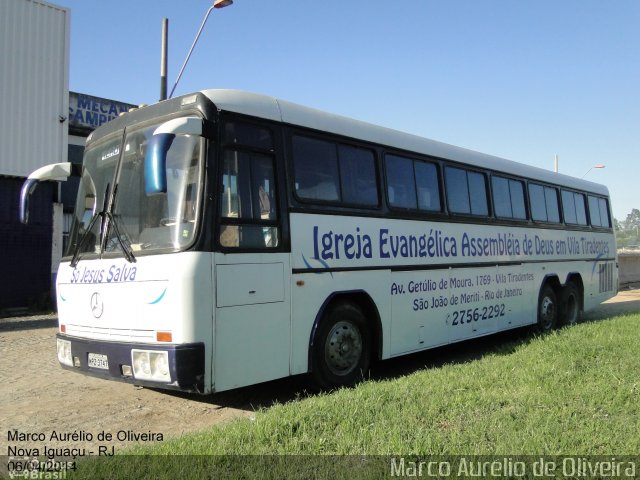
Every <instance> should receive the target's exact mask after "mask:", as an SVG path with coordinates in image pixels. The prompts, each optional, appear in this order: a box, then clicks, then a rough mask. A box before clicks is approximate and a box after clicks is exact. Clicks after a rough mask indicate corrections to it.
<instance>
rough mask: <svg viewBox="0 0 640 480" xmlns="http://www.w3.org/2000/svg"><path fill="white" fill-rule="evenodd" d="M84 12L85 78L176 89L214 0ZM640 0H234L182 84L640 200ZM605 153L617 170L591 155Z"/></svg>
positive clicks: (120, 87)
mask: <svg viewBox="0 0 640 480" xmlns="http://www.w3.org/2000/svg"><path fill="white" fill-rule="evenodd" d="M49 1H50V2H51V3H54V4H56V5H60V6H63V7H67V8H69V9H70V10H71V46H70V55H71V59H70V75H69V88H70V90H71V91H75V92H79V93H85V94H90V95H95V96H98V97H105V98H109V99H113V100H119V101H123V102H129V103H134V104H141V103H147V104H150V103H155V102H157V101H158V99H159V94H160V93H159V92H160V45H161V25H162V18H163V17H166V18H168V19H169V69H168V78H169V90H171V88H172V86H173V83H174V82H175V79H176V77H177V75H178V72H179V70H180V67H181V66H182V63H183V61H184V59H185V57H186V54H187V52H188V50H189V47H190V46H191V43H192V42H193V39H194V38H195V34H196V32H197V30H198V27H199V26H200V23H201V22H202V19H203V17H204V14H205V13H206V11H207V9H208V8H209V6H210V5H211V2H210V0H181V1H180V2H177V1H175V0H109V1H104V0H49ZM639 25H640V1H638V0H615V1H611V0H519V1H516V0H395V1H390V0H387V1H383V0H367V1H364V0H342V1H338V0H322V1H320V0H315V1H312V0H272V1H267V0H235V3H234V4H233V5H231V6H230V7H227V8H224V9H216V10H214V11H213V13H212V14H211V16H210V17H209V20H208V22H207V24H206V26H205V28H204V31H203V33H202V36H201V37H200V40H199V42H198V44H197V46H196V48H195V50H194V53H193V55H192V57H191V59H190V61H189V64H188V65H187V67H186V70H185V73H184V75H183V77H182V79H181V81H180V83H179V84H178V86H177V88H176V92H175V94H174V96H176V95H182V94H185V93H189V92H191V91H196V90H202V89H206V88H233V89H240V90H247V91H251V92H256V93H263V94H267V95H273V96H276V97H279V98H283V99H285V100H289V101H292V102H296V103H300V104H303V105H307V106H310V107H314V108H319V109H321V110H325V111H329V112H332V113H337V114H341V115H345V116H348V117H352V118H356V119H359V120H364V121H367V122H370V123H374V124H378V125H382V126H385V127H389V128H394V129H397V130H402V131H405V132H409V133H413V134H416V135H420V136H423V137H427V138H431V139H434V140H438V141H442V142H445V143H449V144H452V145H457V146H461V147H465V148H470V149H472V150H477V151H480V152H483V153H488V154H492V155H497V156H500V157H504V158H508V159H510V160H515V161H518V162H521V163H526V164H530V165H535V166H539V167H542V168H546V169H549V170H553V168H554V157H555V155H557V156H558V159H559V171H560V173H564V174H567V175H572V176H576V177H583V176H584V178H585V179H587V180H591V181H594V182H597V183H603V184H605V185H607V186H608V187H609V190H610V192H611V199H612V208H613V214H614V217H616V218H618V219H619V220H624V219H625V218H626V216H627V214H629V213H630V212H631V210H632V209H633V208H639V209H640V181H639V178H640V175H639V174H638V172H639V170H640V28H639ZM596 164H604V165H605V168H602V169H591V167H593V166H594V165H596Z"/></svg>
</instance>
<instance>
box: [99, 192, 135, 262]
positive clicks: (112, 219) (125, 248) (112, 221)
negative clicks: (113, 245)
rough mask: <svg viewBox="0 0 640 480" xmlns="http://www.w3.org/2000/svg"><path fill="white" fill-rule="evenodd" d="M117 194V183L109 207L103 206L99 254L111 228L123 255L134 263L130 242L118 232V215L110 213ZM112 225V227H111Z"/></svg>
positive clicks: (103, 247) (114, 205)
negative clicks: (103, 213)
mask: <svg viewBox="0 0 640 480" xmlns="http://www.w3.org/2000/svg"><path fill="white" fill-rule="evenodd" d="M117 196H118V184H116V186H115V187H114V189H113V199H112V200H111V208H110V209H107V208H105V220H106V221H105V223H104V224H103V227H104V229H103V232H102V239H101V242H100V255H102V253H103V252H104V251H105V249H106V245H107V240H108V234H109V230H110V229H112V230H113V233H114V234H115V236H116V240H118V244H119V245H120V248H121V249H122V253H124V257H125V258H126V259H127V261H128V262H129V263H135V262H136V257H135V255H134V254H133V249H132V248H131V244H130V243H129V242H125V241H124V239H123V235H122V233H120V227H118V217H116V216H115V215H114V214H113V213H111V212H112V211H113V210H114V209H115V208H116V198H117ZM112 227H113V228H112Z"/></svg>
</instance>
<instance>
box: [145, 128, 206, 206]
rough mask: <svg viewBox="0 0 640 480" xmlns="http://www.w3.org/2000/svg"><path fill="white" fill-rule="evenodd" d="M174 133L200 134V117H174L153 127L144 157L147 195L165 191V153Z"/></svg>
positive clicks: (173, 137)
mask: <svg viewBox="0 0 640 480" xmlns="http://www.w3.org/2000/svg"><path fill="white" fill-rule="evenodd" d="M176 135H202V119H201V118H198V117H182V118H175V119H173V120H169V121H168V122H165V123H163V124H162V125H160V126H159V127H158V128H156V129H155V131H154V132H153V136H152V137H151V139H150V140H149V143H148V144H147V152H146V154H145V158H144V188H145V193H146V194H147V195H157V194H160V193H166V192H167V153H168V152H169V149H170V148H171V144H172V143H173V140H174V139H175V138H176Z"/></svg>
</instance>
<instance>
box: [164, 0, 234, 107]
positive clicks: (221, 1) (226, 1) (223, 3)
mask: <svg viewBox="0 0 640 480" xmlns="http://www.w3.org/2000/svg"><path fill="white" fill-rule="evenodd" d="M231 4H233V0H215V1H214V2H213V4H212V5H211V6H210V7H209V10H207V13H206V14H205V16H204V19H203V20H202V24H201V25H200V28H199V29H198V33H197V34H196V38H195V39H194V40H193V44H192V45H191V48H190V49H189V53H187V58H185V59H184V63H183V64H182V68H181V69H180V73H179V74H178V78H177V79H176V83H174V84H173V88H172V89H171V93H170V94H169V98H171V97H173V92H174V91H175V90H176V87H177V86H178V82H179V81H180V78H181V77H182V73H183V72H184V69H185V67H186V66H187V62H189V58H191V53H192V52H193V49H194V48H195V46H196V43H198V39H199V38H200V34H201V33H202V29H203V28H204V24H205V23H207V19H208V18H209V15H211V12H212V11H213V9H214V8H224V7H228V6H229V5H231Z"/></svg>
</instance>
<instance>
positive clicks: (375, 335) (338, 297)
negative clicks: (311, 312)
mask: <svg viewBox="0 0 640 480" xmlns="http://www.w3.org/2000/svg"><path fill="white" fill-rule="evenodd" d="M341 302H345V303H351V304H352V305H355V306H357V307H358V308H360V310H361V311H362V313H363V314H364V316H365V319H366V320H367V324H368V326H369V327H370V332H371V339H372V341H371V359H372V360H380V358H381V357H382V322H381V320H380V313H379V312H378V307H377V306H376V303H375V302H374V301H373V299H372V298H371V296H370V295H369V294H368V293H367V292H366V291H364V290H347V291H342V292H333V293H332V294H331V295H329V296H328V297H327V298H326V299H325V301H324V302H323V303H322V306H321V307H320V309H319V310H318V313H317V314H316V318H315V320H314V322H313V327H312V328H311V334H310V336H309V346H308V349H307V355H308V367H307V371H309V372H311V371H313V355H312V352H313V345H314V341H315V338H316V333H317V331H318V327H319V325H320V322H322V319H323V318H324V316H325V314H326V313H327V311H328V310H329V309H330V308H332V307H333V306H334V305H336V304H338V303H341Z"/></svg>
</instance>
